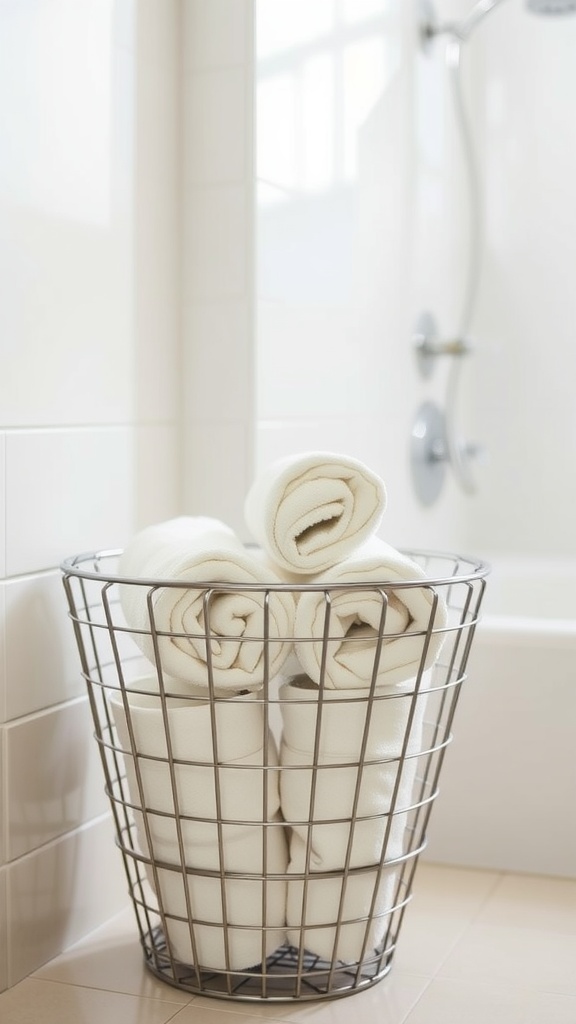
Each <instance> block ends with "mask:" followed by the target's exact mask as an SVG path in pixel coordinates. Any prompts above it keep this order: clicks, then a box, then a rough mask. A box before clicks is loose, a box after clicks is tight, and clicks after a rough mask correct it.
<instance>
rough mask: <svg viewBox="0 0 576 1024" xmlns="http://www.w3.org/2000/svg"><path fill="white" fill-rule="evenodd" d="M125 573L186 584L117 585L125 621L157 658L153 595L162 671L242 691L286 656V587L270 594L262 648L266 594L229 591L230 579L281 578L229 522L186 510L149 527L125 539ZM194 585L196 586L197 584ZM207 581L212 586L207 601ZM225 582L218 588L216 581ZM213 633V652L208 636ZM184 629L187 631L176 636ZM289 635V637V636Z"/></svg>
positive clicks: (289, 612) (289, 601)
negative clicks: (265, 640) (266, 639)
mask: <svg viewBox="0 0 576 1024" xmlns="http://www.w3.org/2000/svg"><path fill="white" fill-rule="evenodd" d="M119 575H120V576H124V577H127V578H137V579H142V580H143V581H146V580H166V581H172V582H173V583H177V582H182V583H186V584H190V586H186V587H178V586H165V587H164V586H161V587H158V588H157V589H152V590H151V589H150V588H149V587H148V586H146V585H144V584H142V585H141V584H138V585H128V584H126V585H123V584H120V600H121V604H122V608H123V611H124V615H125V617H126V622H127V624H128V626H129V627H130V628H131V629H133V630H141V631H142V632H140V633H137V632H135V633H134V634H133V636H134V640H135V641H136V643H137V644H138V646H139V647H140V649H141V650H142V651H143V653H144V654H145V655H146V656H147V657H148V658H149V659H150V661H152V662H153V663H155V662H156V655H155V649H154V640H153V629H152V624H151V622H150V611H149V606H148V598H149V597H150V601H151V606H152V616H153V620H154V627H155V630H156V631H158V632H164V633H168V634H170V635H168V636H162V635H158V637H157V640H158V649H159V654H160V660H161V664H162V669H163V671H164V672H165V673H166V674H167V675H171V676H174V677H176V678H178V679H182V680H187V681H188V682H190V683H192V684H195V685H204V686H209V685H210V683H211V682H212V685H213V686H215V687H216V688H225V689H230V690H235V691H237V690H242V689H251V688H258V687H259V686H260V685H261V684H262V681H263V679H264V675H265V672H266V666H268V674H269V677H270V678H272V677H273V676H274V675H276V673H277V672H278V670H279V669H280V667H281V665H282V664H283V662H284V660H285V658H286V657H287V655H288V653H289V651H290V649H291V643H290V641H289V638H290V636H291V634H292V631H293V624H294V599H293V597H292V595H291V594H290V593H289V592H276V593H271V594H270V596H269V601H268V604H267V606H268V608H269V614H268V636H269V638H270V642H269V643H268V644H267V645H266V646H267V652H265V650H264V646H265V645H264V643H263V641H262V638H263V636H264V630H265V606H266V599H265V594H264V593H263V590H260V591H259V590H254V591H249V590H246V591H241V592H239V591H237V590H235V591H229V592H226V585H229V584H242V583H246V584H251V585H252V584H257V585H259V586H260V587H262V588H264V587H265V586H266V584H269V583H277V582H278V578H277V577H276V576H275V574H274V573H273V572H271V571H270V569H269V567H268V566H266V565H265V564H264V562H263V560H262V559H261V558H260V557H259V556H258V555H257V554H251V553H249V552H248V551H247V550H246V549H245V548H244V546H243V545H242V543H241V542H240V540H239V539H238V538H237V537H236V535H235V533H234V532H233V530H231V529H230V528H229V527H228V526H226V525H225V524H224V523H221V522H220V521H219V520H216V519H210V518H207V517H204V516H181V517H179V518H177V519H171V520H169V521H168V522H165V523H158V524H156V525H155V526H150V527H148V528H147V529H145V530H142V531H141V532H140V533H139V534H137V535H136V536H135V537H134V538H133V539H132V541H131V542H130V543H129V544H128V545H127V547H126V550H125V551H124V554H123V555H122V557H121V559H120V563H119ZM195 584H197V586H196V585H195ZM206 584H214V592H213V593H211V594H210V596H209V599H208V604H207V605H206V594H207V593H208V591H207V588H206ZM219 585H221V587H220V586H219ZM207 631H209V633H210V636H211V641H210V647H209V651H208V650H207V644H206V639H205V634H206V632H207ZM178 634H186V635H178ZM287 638H288V639H287Z"/></svg>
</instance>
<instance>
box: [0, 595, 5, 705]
mask: <svg viewBox="0 0 576 1024" xmlns="http://www.w3.org/2000/svg"><path fill="white" fill-rule="evenodd" d="M5 592H6V584H5V583H4V582H3V581H2V580H0V723H1V722H4V721H5V720H6V613H5Z"/></svg>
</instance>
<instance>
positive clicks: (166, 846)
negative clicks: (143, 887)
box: [109, 677, 287, 970]
mask: <svg viewBox="0 0 576 1024" xmlns="http://www.w3.org/2000/svg"><path fill="white" fill-rule="evenodd" d="M165 688H166V692H167V693H169V694H172V696H169V697H166V698H165V714H166V718H165V716H164V711H163V706H162V701H161V698H160V696H159V694H158V692H157V691H158V682H157V680H156V679H155V678H154V677H146V678H144V679H141V680H138V681H136V682H134V683H131V688H130V690H129V691H127V692H126V693H125V695H123V694H122V692H121V691H110V693H109V700H110V707H111V711H112V716H113V720H114V723H115V726H116V730H117V733H118V739H119V742H120V745H121V747H122V749H123V750H124V751H125V752H126V753H125V755H124V759H125V766H126V778H127V783H128V794H129V799H130V803H131V804H132V805H134V806H135V807H136V810H135V811H134V812H133V813H134V820H135V824H136V828H137V836H138V841H139V845H140V847H141V850H142V852H143V854H144V856H146V857H147V858H149V859H150V860H151V861H152V862H153V864H154V865H156V871H155V870H154V868H153V867H151V866H148V867H147V876H148V880H149V882H150V884H151V886H152V888H153V890H154V891H155V892H156V894H157V896H158V898H159V900H160V901H161V903H162V905H163V907H164V910H165V911H166V913H168V914H169V915H170V916H169V919H168V921H167V936H166V937H167V939H168V940H169V942H170V943H171V946H172V950H173V954H174V955H175V956H176V957H177V958H178V959H180V960H182V961H184V962H186V963H188V962H190V961H191V958H192V954H193V944H192V941H191V937H190V926H189V924H188V906H187V902H186V888H187V890H188V894H189V899H190V902H191V909H192V913H193V917H194V920H195V921H199V922H202V923H201V924H196V925H195V926H194V935H195V937H196V955H197V956H198V957H199V958H200V963H201V965H202V966H204V967H206V968H212V969H234V970H240V969H243V968H246V967H249V966H253V965H254V964H256V963H259V962H260V960H261V958H262V948H263V947H262V934H261V933H262V930H263V929H267V930H266V931H265V935H266V940H265V947H266V951H267V952H266V955H269V954H270V953H272V952H273V951H274V950H275V949H276V948H277V947H278V946H279V945H281V944H282V942H283V941H284V924H285V913H286V884H285V882H283V881H276V882H267V883H266V905H265V909H264V904H263V881H262V878H259V877H258V876H259V875H261V876H263V875H264V868H266V873H267V874H268V873H275V874H282V873H284V872H285V871H286V866H287V845H286V838H285V833H284V829H283V825H282V823H281V816H280V813H279V808H280V796H279V788H278V770H277V768H276V765H277V761H278V758H277V752H276V748H275V744H274V741H273V738H272V737H271V735H270V734H269V732H267V731H266V729H265V718H264V706H263V703H262V702H261V701H260V700H258V699H257V697H256V696H255V695H254V694H251V693H248V694H244V695H241V696H236V697H230V696H229V694H227V699H223V697H222V695H220V696H219V695H218V694H217V695H216V697H215V700H214V702H213V704H212V705H211V704H210V702H209V701H206V699H205V692H204V691H202V690H197V691H195V692H193V691H191V690H190V688H189V686H188V684H184V685H183V684H182V683H181V682H179V681H175V680H171V679H166V680H165ZM139 691H140V692H139ZM141 691H144V692H141ZM202 696H203V697H204V699H202ZM167 730H168V736H169V739H170V751H171V757H170V756H169V747H168V743H167V738H166V735H167ZM136 766H138V770H137V767H136ZM142 807H145V808H146V815H145V816H144V815H143V814H142V812H141V810H140V808H142ZM264 814H265V815H266V816H265V817H264ZM177 822H179V824H180V836H179V833H178V827H177ZM183 868H184V869H186V868H187V869H191V871H192V872H194V873H190V871H189V872H188V873H187V874H186V878H187V886H185V883H184V875H183V873H182V871H183ZM213 872H216V873H217V874H216V876H214V875H213V874H212V873H213ZM249 875H252V876H255V877H246V876H249ZM238 876H240V877H238ZM242 876H244V877H242ZM223 900H224V904H225V905H226V912H227V920H228V923H229V924H231V925H236V926H242V925H244V924H246V925H248V926H250V927H248V928H246V929H242V928H241V927H237V929H236V930H235V931H234V933H233V936H234V937H233V940H231V945H230V947H229V953H230V960H229V961H228V962H227V961H226V955H225V949H226V946H225V941H224V929H223V913H224V910H223V906H224V904H223ZM179 919H183V920H179Z"/></svg>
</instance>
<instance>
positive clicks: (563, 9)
mask: <svg viewBox="0 0 576 1024" xmlns="http://www.w3.org/2000/svg"><path fill="white" fill-rule="evenodd" d="M526 6H527V7H528V10H529V11H533V12H534V14H576V0H526Z"/></svg>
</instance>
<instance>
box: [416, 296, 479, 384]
mask: <svg viewBox="0 0 576 1024" xmlns="http://www.w3.org/2000/svg"><path fill="white" fill-rule="evenodd" d="M412 340H413V343H414V349H415V352H416V360H417V363H418V369H419V370H420V374H421V376H422V377H424V378H428V377H431V376H432V372H433V370H434V367H435V365H436V361H437V360H438V359H439V358H440V357H441V356H465V355H468V353H469V352H471V351H472V346H471V344H470V342H469V341H468V339H467V338H460V337H457V338H439V337H438V329H437V327H436V321H435V319H434V317H433V316H432V314H431V313H428V312H425V313H421V314H420V316H419V317H418V320H417V321H416V327H415V330H414V334H413V337H412Z"/></svg>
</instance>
